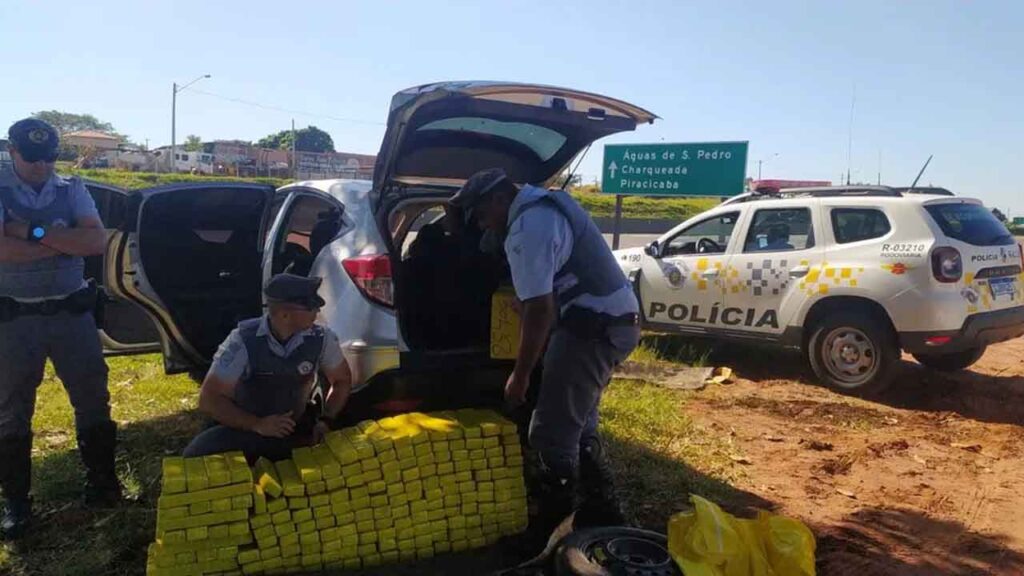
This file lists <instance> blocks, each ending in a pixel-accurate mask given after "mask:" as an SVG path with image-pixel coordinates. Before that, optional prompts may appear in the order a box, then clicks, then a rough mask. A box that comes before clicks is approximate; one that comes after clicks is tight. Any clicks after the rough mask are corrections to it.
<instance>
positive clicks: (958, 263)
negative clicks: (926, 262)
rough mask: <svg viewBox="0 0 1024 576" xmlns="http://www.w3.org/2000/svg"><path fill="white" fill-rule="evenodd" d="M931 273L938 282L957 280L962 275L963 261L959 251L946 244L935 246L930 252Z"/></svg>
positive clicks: (947, 282)
mask: <svg viewBox="0 0 1024 576" xmlns="http://www.w3.org/2000/svg"><path fill="white" fill-rule="evenodd" d="M932 275H934V276H935V279H936V280H938V281H939V282H943V283H946V284H950V283H953V282H959V281H960V278H962V277H963V275H964V263H963V260H962V259H961V258H960V251H959V250H957V249H956V248H950V247H948V246H945V247H942V248H936V249H935V251H934V252H932Z"/></svg>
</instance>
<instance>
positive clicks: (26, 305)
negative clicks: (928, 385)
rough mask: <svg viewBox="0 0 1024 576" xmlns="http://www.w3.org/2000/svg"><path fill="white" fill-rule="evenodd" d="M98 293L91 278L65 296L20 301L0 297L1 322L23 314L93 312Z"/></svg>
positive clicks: (48, 314) (49, 314)
mask: <svg viewBox="0 0 1024 576" xmlns="http://www.w3.org/2000/svg"><path fill="white" fill-rule="evenodd" d="M98 295H99V292H98V289H97V288H96V283H95V282H94V281H93V280H89V283H88V285H87V286H86V287H85V288H82V289H81V290H77V291H75V292H72V293H71V294H68V295H67V296H65V297H63V298H53V299H50V300H42V301H39V302H19V301H17V300H15V299H14V298H10V297H6V296H5V297H0V322H9V321H11V320H14V319H15V318H18V317H21V316H53V315H54V314H58V313H60V312H71V313H73V314H81V313H84V312H91V311H93V310H94V309H95V308H96V302H97V297H98Z"/></svg>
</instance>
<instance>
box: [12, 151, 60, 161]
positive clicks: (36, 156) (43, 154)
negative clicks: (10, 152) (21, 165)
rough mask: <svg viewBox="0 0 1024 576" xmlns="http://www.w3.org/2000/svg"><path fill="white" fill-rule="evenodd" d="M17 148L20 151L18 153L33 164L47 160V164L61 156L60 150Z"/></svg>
mask: <svg viewBox="0 0 1024 576" xmlns="http://www.w3.org/2000/svg"><path fill="white" fill-rule="evenodd" d="M15 150H17V151H18V154H20V155H21V158H22V159H23V160H25V162H29V163H31V164H34V163H36V162H46V163H47V164H51V163H53V162H56V161H57V157H58V156H60V150H46V151H40V152H37V151H35V150H31V151H30V150H24V151H22V150H18V149H17V148H15Z"/></svg>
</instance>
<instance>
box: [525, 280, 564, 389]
mask: <svg viewBox="0 0 1024 576" xmlns="http://www.w3.org/2000/svg"><path fill="white" fill-rule="evenodd" d="M557 312H558V309H557V307H556V305H555V295H554V294H553V293H551V294H545V295H544V296H537V297H536V298H530V299H529V300H526V301H524V302H523V312H522V326H521V328H520V334H521V336H522V338H521V341H520V344H519V355H518V356H516V367H515V376H516V377H517V378H521V379H523V380H524V381H529V378H530V373H531V372H533V368H534V367H535V366H536V365H537V362H539V361H540V356H541V354H542V353H543V352H544V345H545V344H546V343H547V341H548V334H549V333H550V332H551V327H552V326H553V325H554V323H555V319H556V318H557Z"/></svg>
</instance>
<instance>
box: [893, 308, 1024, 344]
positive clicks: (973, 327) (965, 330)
mask: <svg viewBox="0 0 1024 576" xmlns="http://www.w3.org/2000/svg"><path fill="white" fill-rule="evenodd" d="M1019 336H1024V306H1017V307H1016V308H1008V309H1006V310H998V311H995V312H982V313H980V314H973V315H971V316H969V317H968V318H967V320H965V321H964V325H963V326H962V327H961V328H960V329H959V330H948V331H944V332H941V331H940V332H901V333H900V344H901V346H902V347H903V349H904V350H906V351H907V352H909V353H911V354H941V353H944V352H962V351H964V350H967V349H969V348H974V347H976V346H988V345H989V344H997V343H999V342H1005V341H1006V340H1011V339H1013V338H1017V337H1019ZM936 338H939V339H943V338H949V340H948V341H947V342H945V343H943V344H941V345H937V344H935V342H934V340H935V339H936Z"/></svg>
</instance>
